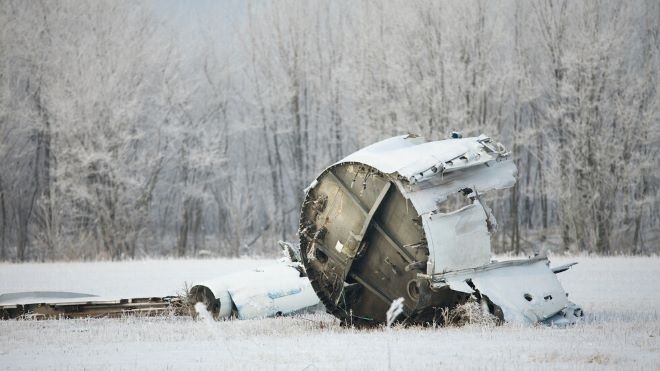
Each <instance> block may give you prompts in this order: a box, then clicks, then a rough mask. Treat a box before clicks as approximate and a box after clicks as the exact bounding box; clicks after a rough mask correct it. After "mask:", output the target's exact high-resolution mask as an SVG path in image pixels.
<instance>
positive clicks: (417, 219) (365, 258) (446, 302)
mask: <svg viewBox="0 0 660 371" xmlns="http://www.w3.org/2000/svg"><path fill="white" fill-rule="evenodd" d="M516 171H517V170H516V167H515V165H514V164H513V162H512V161H510V160H509V159H508V152H507V151H506V150H505V148H504V147H503V146H502V145H501V144H499V143H497V142H494V141H492V140H491V139H490V138H488V137H486V136H483V135H482V136H479V137H475V138H465V139H463V138H460V135H456V138H454V139H448V140H443V141H435V142H427V141H426V140H424V139H423V138H421V137H417V136H414V135H407V136H399V137H394V138H390V139H387V140H384V141H382V142H379V143H376V144H373V145H371V146H368V147H366V148H364V149H362V150H360V151H358V152H355V153H353V154H351V155H349V156H348V157H346V158H345V159H343V160H341V161H339V162H338V163H336V164H334V165H332V166H330V167H329V168H327V169H326V170H325V171H323V172H322V173H321V174H320V175H319V176H318V177H317V178H316V179H315V180H314V181H313V182H312V184H311V185H310V186H309V187H308V188H307V190H306V197H305V201H304V203H303V205H302V208H301V218H300V230H299V236H300V247H299V249H298V248H297V247H296V246H294V245H292V244H288V243H281V246H282V248H283V249H284V250H285V251H286V252H287V253H288V256H289V259H287V261H285V262H280V264H276V265H273V266H269V267H264V268H261V269H256V270H251V271H246V272H240V273H235V274H231V275H225V276H223V277H220V278H218V279H214V280H210V281H207V282H203V283H200V284H197V285H195V286H193V287H192V288H191V289H190V291H189V293H188V298H187V301H188V302H189V303H191V304H195V303H197V302H201V303H203V304H204V305H205V306H206V308H207V310H208V311H209V312H210V313H212V315H213V317H214V318H216V319H222V318H230V317H236V318H238V319H251V318H262V317H269V316H277V315H283V314H290V313H294V312H297V311H300V310H303V309H305V308H308V307H313V306H315V305H317V304H318V302H319V300H320V301H321V302H322V303H323V304H324V305H325V307H326V310H327V311H328V312H330V313H332V314H334V315H335V316H336V317H338V318H339V319H340V320H341V321H342V322H343V323H344V324H351V325H356V326H373V325H379V324H382V323H385V322H386V321H387V318H386V313H387V312H388V308H389V307H390V305H391V304H392V303H393V302H397V303H399V304H400V305H401V306H402V310H401V314H400V315H399V319H400V320H401V321H403V322H406V323H412V324H415V323H419V324H426V323H431V322H434V321H437V320H438V316H437V314H438V312H439V310H441V309H445V308H449V309H451V308H454V307H456V306H458V305H460V304H463V303H465V302H467V301H468V300H477V301H479V302H480V303H481V304H482V308H487V309H486V310H488V311H489V312H490V313H492V314H494V315H495V316H497V317H498V318H499V319H501V320H505V321H511V322H517V323H523V324H532V323H537V322H543V323H547V324H557V325H559V324H568V323H573V322H575V320H576V319H577V318H578V317H580V316H581V315H582V311H581V309H580V308H579V307H577V306H575V305H574V304H573V303H571V302H569V301H568V299H567V294H566V293H565V292H564V290H563V288H562V287H561V285H560V283H559V281H558V280H557V278H556V276H555V274H556V273H560V272H562V271H564V270H566V269H568V268H569V267H570V265H567V266H562V267H558V268H554V269H550V268H549V261H548V260H547V258H546V257H544V256H536V257H533V258H530V259H524V260H511V261H504V262H495V261H491V251H490V235H491V233H493V232H494V231H495V229H496V226H497V223H496V221H495V218H494V216H493V214H492V212H491V210H490V209H489V208H488V207H487V206H486V205H485V203H484V202H483V200H482V199H481V198H480V193H484V192H488V191H491V190H496V189H505V188H509V187H511V186H513V185H514V183H515V175H516ZM301 262H302V263H301ZM2 296H5V299H11V298H10V297H8V296H6V295H0V299H2ZM17 297H20V295H18V296H16V295H15V294H14V299H15V298H17ZM27 297H30V295H27ZM49 297H50V300H49V301H45V299H44V300H43V301H34V300H36V298H33V299H34V300H33V301H32V302H29V303H28V302H27V301H29V300H27V299H26V298H25V297H23V300H22V301H20V302H18V301H16V300H14V301H16V302H15V303H8V302H6V301H7V300H5V301H4V302H3V301H2V300H0V310H1V311H2V314H3V317H5V318H7V317H10V318H13V317H16V316H20V315H30V314H37V315H40V316H45V317H48V316H54V315H60V316H62V315H64V316H72V317H77V316H84V315H86V314H87V315H104V314H106V315H119V314H123V313H127V312H128V313H139V314H158V313H162V312H164V311H167V310H170V311H172V308H173V307H174V311H175V312H176V313H179V314H185V313H193V314H194V311H192V310H191V309H190V308H188V309H185V308H182V301H181V300H180V298H176V297H166V298H147V299H121V300H116V301H112V300H100V299H95V298H91V297H87V298H85V299H81V298H74V297H71V298H70V299H68V300H62V299H61V298H59V299H57V298H58V295H50V296H49ZM9 301H11V300H9Z"/></svg>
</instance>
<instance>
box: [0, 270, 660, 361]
mask: <svg viewBox="0 0 660 371" xmlns="http://www.w3.org/2000/svg"><path fill="white" fill-rule="evenodd" d="M551 260H552V262H553V265H560V264H564V263H566V262H569V261H574V260H576V261H578V262H579V263H580V264H578V265H577V266H575V267H573V268H572V269H571V270H569V271H568V272H564V273H562V274H560V275H559V277H560V279H561V281H562V283H563V285H564V287H565V288H566V289H567V291H568V292H569V293H570V298H571V299H572V300H573V301H575V302H576V303H579V304H581V305H582V307H583V308H584V310H585V313H586V317H585V319H584V321H583V322H581V323H579V324H578V325H576V326H574V327H571V328H567V329H556V328H548V327H543V326H539V327H529V328H525V327H519V326H514V325H503V326H492V325H486V324H480V325H467V326H464V327H448V328H432V327H431V328H419V327H413V328H402V327H396V326H395V327H393V328H390V329H373V330H356V329H350V328H342V327H340V326H339V323H338V321H337V320H335V319H334V318H333V317H331V316H329V315H327V314H325V313H307V314H302V315H299V316H295V317H289V318H272V319H263V320H254V321H227V322H213V321H206V320H197V321H194V320H192V319H191V318H186V317H156V318H136V317H126V318H119V319H82V320H51V321H0V369H3V368H8V369H48V368H57V369H245V370H247V369H267V370H271V369H274V370H303V369H306V370H317V369H332V370H335V369H359V370H362V369H364V370H372V369H403V370H407V369H474V368H476V369H505V370H511V369H602V368H610V369H658V368H659V367H660V290H659V289H658V286H657V283H658V282H660V258H657V257H656V258H627V257H615V258H592V257H577V258H573V259H571V258H554V259H551ZM265 264H269V262H267V261H254V260H252V261H249V260H204V261H196V260H182V261H176V260H161V261H140V262H123V263H109V262H108V263H73V264H60V263H56V264H22V265H13V264H0V293H4V292H9V291H30V290H66V291H81V292H89V293H96V294H102V295H104V296H106V295H108V296H110V295H119V296H130V295H133V294H135V293H138V294H140V293H141V294H147V295H166V294H173V293H176V292H177V291H179V290H181V288H182V287H183V286H184V285H183V282H184V281H187V282H196V281H199V280H205V279H208V278H212V277H214V276H217V275H219V274H222V273H223V272H224V273H226V272H229V271H236V270H241V269H248V268H250V267H254V266H258V265H265Z"/></svg>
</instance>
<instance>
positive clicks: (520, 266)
mask: <svg viewBox="0 0 660 371" xmlns="http://www.w3.org/2000/svg"><path fill="white" fill-rule="evenodd" d="M452 138H453V139H448V140H442V141H434V142H428V141H426V140H425V139H424V138H422V137H419V136H416V135H406V136H398V137H394V138H390V139H387V140H384V141H381V142H378V143H375V144H372V145H370V146H368V147H365V148H363V149H361V150H359V151H357V152H355V153H353V154H351V155H349V156H348V157H346V158H344V159H343V160H341V161H339V162H337V163H335V164H334V165H332V166H330V167H328V168H327V169H325V170H324V171H323V172H322V173H321V174H320V175H319V176H318V177H317V178H316V179H314V180H313V181H312V183H311V185H310V186H309V187H308V188H307V190H306V195H305V201H304V203H303V206H302V210H301V217H300V229H299V236H300V243H301V245H300V247H301V252H300V254H301V258H302V262H303V264H304V266H305V268H306V271H307V274H308V275H309V279H310V281H311V283H312V287H313V288H314V290H315V291H316V293H317V295H318V296H319V298H320V299H321V301H322V302H323V304H324V305H325V306H326V309H327V310H328V312H330V313H332V314H334V315H335V316H336V317H338V318H339V319H341V320H342V322H343V323H346V324H352V325H360V326H371V325H379V324H383V323H386V322H387V318H386V313H387V311H388V308H389V307H390V305H391V304H392V302H393V301H395V300H398V298H403V314H402V315H401V317H404V318H405V320H404V322H406V323H421V324H425V323H431V322H433V321H436V320H437V311H438V309H443V308H453V307H455V306H457V305H459V304H462V303H465V302H466V301H467V300H468V299H469V298H471V297H472V298H476V299H477V300H478V301H480V302H482V303H484V304H487V305H484V307H486V308H488V309H489V311H490V312H491V313H492V314H494V315H496V316H497V317H498V318H499V319H501V320H505V321H511V322H517V323H525V324H530V323H537V322H546V323H554V324H560V323H561V324H565V323H572V322H574V321H575V319H576V318H578V317H580V316H581V315H582V311H581V309H580V308H579V307H577V306H576V305H575V304H573V303H571V302H569V301H568V300H567V298H566V296H567V294H566V293H565V292H564V290H563V288H562V287H561V284H560V283H559V281H558V280H557V278H556V276H555V273H559V272H561V271H564V270H566V269H568V268H570V266H571V265H566V266H562V267H558V268H555V270H554V271H553V270H551V269H550V268H549V261H548V260H547V258H546V257H545V256H536V257H533V258H530V259H525V260H511V261H506V262H494V261H491V245H490V237H491V234H492V233H494V232H495V231H496V227H497V222H496V220H495V217H494V215H493V213H492V211H491V210H490V208H489V207H488V206H487V205H486V204H485V202H484V201H483V199H482V198H481V197H480V194H484V193H486V192H489V191H492V190H499V189H506V188H509V187H512V186H513V185H514V184H515V181H516V179H515V177H516V173H517V169H516V166H515V164H514V163H513V161H511V160H510V159H509V153H508V152H507V150H506V148H505V147H504V146H503V145H502V144H500V143H498V142H495V141H493V140H492V139H491V138H489V137H487V136H485V135H481V136H478V137H472V138H463V137H462V135H460V134H458V133H456V134H453V135H452Z"/></svg>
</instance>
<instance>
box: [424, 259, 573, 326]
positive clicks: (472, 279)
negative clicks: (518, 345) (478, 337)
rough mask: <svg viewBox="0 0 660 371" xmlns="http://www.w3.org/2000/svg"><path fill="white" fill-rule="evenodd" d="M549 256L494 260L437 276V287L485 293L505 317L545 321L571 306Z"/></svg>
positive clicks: (520, 320) (517, 320) (511, 320)
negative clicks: (447, 286)
mask: <svg viewBox="0 0 660 371" xmlns="http://www.w3.org/2000/svg"><path fill="white" fill-rule="evenodd" d="M548 265H549V261H548V260H547V259H546V258H545V257H539V258H533V259H527V260H517V261H506V262H502V263H492V264H489V265H486V266H483V267H479V268H476V269H471V270H467V271H462V272H461V271H459V272H453V273H450V274H446V275H444V276H440V275H438V276H434V277H433V281H434V282H435V283H434V286H435V287H442V286H444V285H449V287H450V288H451V289H453V290H458V291H463V292H468V293H475V292H478V293H479V294H480V295H484V296H486V297H487V298H488V300H490V301H491V302H492V303H493V304H495V305H497V306H498V307H499V308H500V309H501V310H502V314H503V316H504V320H505V321H507V322H512V323H519V324H533V323H537V322H542V321H545V320H546V319H548V318H550V317H553V316H554V315H555V314H557V313H558V312H560V311H561V310H563V309H565V308H567V307H568V306H569V301H568V299H567V297H566V292H565V291H564V289H563V288H562V286H561V284H560V283H559V280H558V279H557V277H556V275H555V273H553V271H552V270H551V269H550V268H549V267H548Z"/></svg>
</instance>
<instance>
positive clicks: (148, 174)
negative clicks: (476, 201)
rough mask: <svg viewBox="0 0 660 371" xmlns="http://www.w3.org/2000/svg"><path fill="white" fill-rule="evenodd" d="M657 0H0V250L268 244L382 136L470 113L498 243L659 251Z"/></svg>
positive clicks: (461, 123)
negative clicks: (487, 140) (317, 184)
mask: <svg viewBox="0 0 660 371" xmlns="http://www.w3.org/2000/svg"><path fill="white" fill-rule="evenodd" d="M659 67H660V2H658V1H657V0H635V1H579V2H577V1H576V2H569V1H561V0H559V1H522V0H520V1H516V0H509V1H498V2H491V1H485V0H484V1H426V0H413V1H398V0H397V1H387V2H385V1H383V2H380V1H368V0H365V1H349V0H337V1H332V2H330V1H327V2H326V1H247V2H243V1H225V2H220V3H216V2H211V1H196V2H177V1H171V0H168V1H157V2H148V1H139V2H132V1H91V0H90V1H82V0H81V1H39V0H35V1H14V0H1V1H0V260H12V261H28V260H93V259H113V260H114V259H124V258H141V257H151V256H194V255H209V254H210V255H216V256H232V257H233V256H242V255H250V256H272V255H273V254H275V253H276V252H277V248H276V247H275V246H276V244H275V241H277V240H278V239H285V240H296V239H297V237H296V231H297V222H298V212H299V207H300V204H301V201H302V197H303V189H304V188H305V187H306V186H307V185H308V184H309V182H311V180H312V179H313V178H314V177H315V176H316V175H317V174H318V173H319V172H320V171H321V170H322V169H323V168H324V167H326V166H327V165H329V164H331V163H333V162H335V161H337V160H339V159H341V158H342V157H343V156H345V155H347V154H349V153H351V152H353V151H355V150H357V149H358V148H360V147H362V146H365V145H368V144H370V143H372V142H375V141H378V140H382V139H385V138H387V137H390V136H393V135H398V134H405V133H409V132H412V133H417V134H420V135H423V136H426V137H427V138H428V139H431V140H437V139H444V138H446V137H447V136H448V134H449V133H450V132H451V131H453V130H458V131H461V132H462V133H463V135H464V136H472V135H478V134H480V133H485V134H487V135H489V136H491V137H493V138H494V139H495V140H497V141H501V142H502V143H503V144H505V145H506V146H507V148H509V149H510V151H511V152H512V154H513V159H514V160H515V162H516V163H517V165H518V168H519V177H518V178H519V181H518V183H517V185H516V186H515V187H514V188H512V189H510V190H506V191H502V192H499V193H497V192H495V193H496V194H494V195H489V196H490V198H489V200H490V206H491V207H492V208H493V210H495V213H496V216H497V219H498V222H499V228H500V231H499V233H498V234H497V235H495V236H494V237H493V243H494V249H495V251H496V252H498V253H503V252H507V253H513V254H523V253H524V254H530V253H531V252H532V251H538V250H544V249H545V250H552V251H555V252H568V253H597V254H603V255H609V254H644V255H654V254H658V253H659V252H660V213H659V212H658V206H659V205H658V204H659V200H658V187H659V186H660V178H659V177H658V176H657V170H656V169H658V167H659V165H660V156H659V153H658V149H659V148H660V136H659V128H660V125H659V124H660V115H659V114H660V112H659V111H660V104H659V103H660V96H659V95H658V86H659V81H658V70H659V69H660V68H659Z"/></svg>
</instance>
